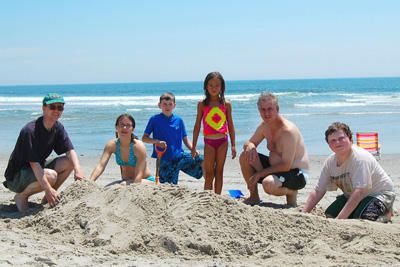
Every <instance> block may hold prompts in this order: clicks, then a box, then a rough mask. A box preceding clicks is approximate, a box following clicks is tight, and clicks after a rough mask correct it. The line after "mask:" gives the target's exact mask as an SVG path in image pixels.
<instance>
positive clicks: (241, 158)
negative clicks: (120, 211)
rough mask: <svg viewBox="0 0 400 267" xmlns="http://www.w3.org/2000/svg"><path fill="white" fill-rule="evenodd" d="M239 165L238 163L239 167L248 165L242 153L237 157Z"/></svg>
mask: <svg viewBox="0 0 400 267" xmlns="http://www.w3.org/2000/svg"><path fill="white" fill-rule="evenodd" d="M239 163H240V166H244V165H248V163H247V160H246V154H245V153H244V151H243V152H242V153H241V154H240V156H239Z"/></svg>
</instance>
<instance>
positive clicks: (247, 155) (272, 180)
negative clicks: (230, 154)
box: [239, 92, 309, 206]
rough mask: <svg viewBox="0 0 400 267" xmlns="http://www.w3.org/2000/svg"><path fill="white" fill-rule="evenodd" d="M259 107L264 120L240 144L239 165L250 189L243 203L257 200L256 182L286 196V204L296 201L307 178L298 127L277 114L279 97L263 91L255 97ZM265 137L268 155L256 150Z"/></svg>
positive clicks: (251, 202) (268, 189)
mask: <svg viewBox="0 0 400 267" xmlns="http://www.w3.org/2000/svg"><path fill="white" fill-rule="evenodd" d="M257 106H258V110H259V112H260V115H261V118H262V119H263V121H262V122H261V124H260V125H259V126H258V128H257V130H256V131H255V132H254V134H253V136H252V137H251V138H250V140H248V141H246V142H245V143H244V145H243V150H244V151H243V152H242V154H241V155H240V159H239V161H240V167H241V169H242V174H243V177H244V179H245V180H246V183H247V187H248V189H249V190H250V197H249V198H247V199H246V200H245V201H244V203H246V204H250V205H255V204H259V203H260V197H259V195H258V188H257V183H261V184H262V186H263V188H264V191H265V192H266V193H267V194H271V195H274V196H286V201H287V204H288V205H291V206H296V205H297V191H298V190H299V189H302V188H304V186H305V185H306V183H307V179H308V169H309V165H308V154H307V150H306V147H305V145H304V140H303V137H302V135H301V133H300V131H299V129H298V128H297V127H296V125H294V124H293V123H292V122H291V121H289V120H287V119H285V118H284V117H282V116H281V115H280V114H279V104H278V98H277V97H276V96H275V95H274V94H272V93H269V92H263V93H262V94H261V96H260V97H259V99H258V103H257ZM264 138H265V139H266V140H267V148H268V150H269V151H270V153H269V157H268V156H265V155H263V154H259V153H258V152H257V149H256V148H257V146H258V145H259V144H260V143H261V142H262V141H263V140H264Z"/></svg>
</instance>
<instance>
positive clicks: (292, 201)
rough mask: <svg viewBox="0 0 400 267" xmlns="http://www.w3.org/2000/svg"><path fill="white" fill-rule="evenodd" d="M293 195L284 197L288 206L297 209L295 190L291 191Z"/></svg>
mask: <svg viewBox="0 0 400 267" xmlns="http://www.w3.org/2000/svg"><path fill="white" fill-rule="evenodd" d="M292 192H293V193H291V194H289V195H286V203H287V204H288V205H289V206H292V207H297V193H298V191H297V190H292Z"/></svg>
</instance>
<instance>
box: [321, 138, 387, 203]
mask: <svg viewBox="0 0 400 267" xmlns="http://www.w3.org/2000/svg"><path fill="white" fill-rule="evenodd" d="M338 188H340V189H341V190H342V191H343V194H344V195H345V196H347V197H349V196H350V194H351V193H352V192H353V191H354V189H356V188H367V191H366V193H365V196H364V198H365V197H367V196H373V195H376V194H380V193H383V192H385V191H392V190H394V186H393V182H392V180H391V179H390V177H389V176H388V175H387V174H386V172H385V171H384V170H383V169H382V167H381V166H380V165H379V163H378V162H377V160H376V159H375V158H374V157H373V156H372V155H371V154H370V153H369V152H368V151H366V150H365V149H363V148H360V147H358V146H356V145H354V144H353V145H352V147H351V153H350V156H349V157H348V158H347V160H346V161H345V162H344V163H343V164H342V165H341V166H337V155H336V154H332V155H330V156H329V157H328V158H327V159H326V160H325V162H324V167H323V169H322V172H321V176H320V177H319V180H318V183H317V185H316V187H315V189H316V190H317V191H336V190H337V189H338Z"/></svg>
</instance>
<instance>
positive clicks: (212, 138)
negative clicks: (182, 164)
mask: <svg viewBox="0 0 400 267" xmlns="http://www.w3.org/2000/svg"><path fill="white" fill-rule="evenodd" d="M204 93H205V95H206V98H205V99H204V100H202V101H200V102H199V103H198V105H197V117H196V123H195V125H194V129H193V146H192V151H191V152H192V158H194V156H195V152H196V145H197V138H198V137H199V133H200V128H201V121H202V120H203V134H204V166H205V173H204V178H205V182H204V189H205V190H213V189H214V192H215V193H216V194H221V191H222V184H223V172H224V165H225V159H226V154H227V152H228V133H229V136H230V139H231V145H232V148H231V150H232V159H234V158H235V157H236V145H235V127H234V125H233V120H232V105H231V103H230V102H229V101H227V100H225V98H224V93H225V81H224V78H223V77H222V75H221V74H220V73H219V72H211V73H209V74H208V75H207V77H206V79H205V81H204ZM214 179H215V182H214Z"/></svg>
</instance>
